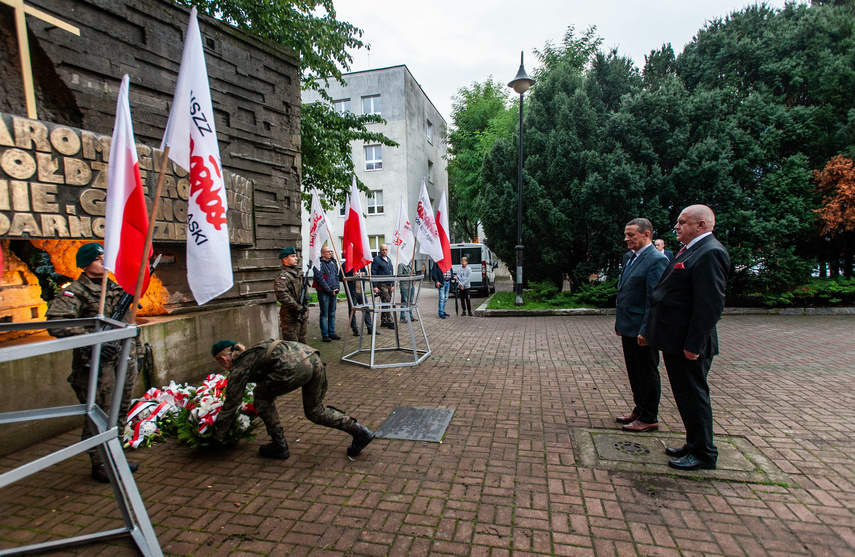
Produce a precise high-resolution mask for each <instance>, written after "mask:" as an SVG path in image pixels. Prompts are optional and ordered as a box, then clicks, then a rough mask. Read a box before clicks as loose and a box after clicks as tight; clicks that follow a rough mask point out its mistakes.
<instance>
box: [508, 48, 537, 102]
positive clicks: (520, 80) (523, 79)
mask: <svg viewBox="0 0 855 557" xmlns="http://www.w3.org/2000/svg"><path fill="white" fill-rule="evenodd" d="M532 85H534V80H533V79H532V78H530V77H529V76H528V74H527V73H525V65H523V53H522V52H520V69H519V71H517V76H516V77H515V78H514V79H513V81H511V82H510V83H508V87H512V88H513V90H514V91H516V92H517V94H518V95H522V94H523V93H525V92H526V91H528V89H529V87H531V86H532Z"/></svg>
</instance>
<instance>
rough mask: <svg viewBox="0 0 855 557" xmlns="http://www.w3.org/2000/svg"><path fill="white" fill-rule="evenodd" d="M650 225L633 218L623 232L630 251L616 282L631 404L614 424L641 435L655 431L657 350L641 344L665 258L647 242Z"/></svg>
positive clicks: (619, 331)
mask: <svg viewBox="0 0 855 557" xmlns="http://www.w3.org/2000/svg"><path fill="white" fill-rule="evenodd" d="M652 234H653V225H652V224H651V223H650V221H649V220H647V219H633V220H631V221H629V223H627V225H626V228H625V229H624V241H625V242H626V247H628V248H629V250H630V251H628V252H626V254H625V255H624V256H623V272H622V273H621V275H620V280H619V281H618V293H617V304H616V308H617V314H616V318H615V333H616V334H618V335H620V337H621V343H622V344H623V358H624V361H625V362H626V372H627V374H628V375H629V386H630V387H631V388H632V399H633V402H634V403H635V406H634V408H633V409H632V412H630V413H629V414H627V415H626V416H619V417H617V418H615V421H616V422H618V423H621V424H624V426H623V427H622V428H621V429H624V430H625V431H634V432H639V433H640V432H643V431H654V430H656V429H658V428H659V421H658V415H659V395H660V392H661V389H660V384H659V369H658V367H659V351H658V350H653V349H652V348H650V347H649V346H646V345H645V344H642V339H643V338H644V337H645V336H647V318H648V313H649V311H650V294H651V292H653V288H654V287H655V286H656V283H658V282H659V277H661V276H662V271H664V270H665V267H666V266H667V265H668V258H667V257H665V256H664V255H663V254H662V253H661V252H659V251H657V250H656V249H655V248H654V247H653V244H652V243H651V242H650V237H651V235H652Z"/></svg>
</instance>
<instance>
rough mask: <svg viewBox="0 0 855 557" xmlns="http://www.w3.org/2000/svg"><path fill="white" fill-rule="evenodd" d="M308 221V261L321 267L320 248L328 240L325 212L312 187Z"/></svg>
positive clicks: (318, 267) (316, 266) (328, 233)
mask: <svg viewBox="0 0 855 557" xmlns="http://www.w3.org/2000/svg"><path fill="white" fill-rule="evenodd" d="M310 219H311V220H310V221H309V261H311V262H312V265H314V267H315V268H316V269H320V268H321V248H322V247H323V246H324V242H328V241H329V240H330V232H329V228H327V226H328V221H327V214H326V213H325V212H324V207H323V205H321V200H320V197H318V190H316V189H315V188H312V214H311V217H310Z"/></svg>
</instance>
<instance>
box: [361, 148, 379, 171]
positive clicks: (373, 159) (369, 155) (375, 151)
mask: <svg viewBox="0 0 855 557" xmlns="http://www.w3.org/2000/svg"><path fill="white" fill-rule="evenodd" d="M365 170H383V146H382V145H368V146H366V147H365Z"/></svg>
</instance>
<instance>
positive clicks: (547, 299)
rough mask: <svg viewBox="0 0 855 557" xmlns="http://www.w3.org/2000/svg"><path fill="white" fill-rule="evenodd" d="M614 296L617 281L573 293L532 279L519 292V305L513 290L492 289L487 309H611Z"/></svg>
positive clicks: (600, 283) (598, 284)
mask: <svg viewBox="0 0 855 557" xmlns="http://www.w3.org/2000/svg"><path fill="white" fill-rule="evenodd" d="M615 298H617V281H615V280H609V281H605V282H598V283H593V284H590V285H585V286H583V287H582V288H580V289H578V290H577V291H575V292H569V291H565V292H559V291H558V288H557V287H556V286H555V285H553V284H551V283H548V282H532V283H531V288H529V289H526V290H524V291H523V305H521V306H516V305H514V302H515V301H516V299H517V296H516V293H514V292H496V293H495V294H494V295H493V297H492V298H490V302H489V303H488V304H487V309H565V308H567V309H573V308H613V307H615Z"/></svg>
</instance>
